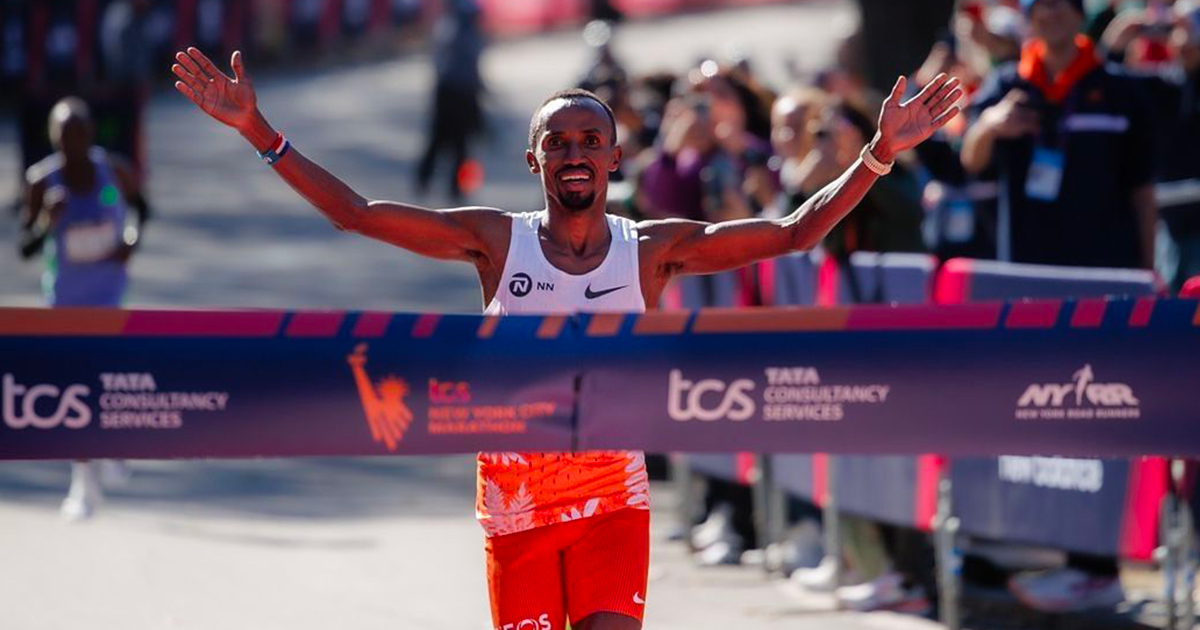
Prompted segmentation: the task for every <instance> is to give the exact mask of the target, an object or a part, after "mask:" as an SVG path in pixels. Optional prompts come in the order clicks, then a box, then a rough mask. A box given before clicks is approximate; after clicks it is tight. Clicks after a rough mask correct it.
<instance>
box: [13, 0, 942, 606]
mask: <svg viewBox="0 0 1200 630" xmlns="http://www.w3.org/2000/svg"><path fill="white" fill-rule="evenodd" d="M852 24H853V15H852V12H851V10H850V9H849V8H848V6H847V3H845V2H832V1H821V0H813V1H811V2H808V3H805V4H803V5H798V6H783V7H769V8H761V9H754V10H746V11H738V12H725V13H708V14H697V15H691V16H685V17H680V18H673V19H667V20H661V21H655V22H649V23H643V24H635V25H631V26H630V27H628V28H627V29H625V30H624V31H623V32H622V34H621V36H620V40H619V48H618V49H619V51H620V52H621V54H622V56H623V57H624V58H625V59H626V60H627V62H628V64H629V65H630V67H631V68H632V69H633V70H634V71H648V70H655V69H661V68H666V69H680V68H682V67H684V66H685V65H686V64H687V63H689V62H691V61H693V60H695V59H696V58H698V57H700V56H701V55H703V54H706V53H714V52H720V50H721V49H722V48H724V46H725V45H726V44H727V43H730V42H736V43H737V44H739V45H740V46H742V48H743V49H744V50H746V51H748V52H749V53H750V54H752V55H753V56H754V57H755V58H756V59H759V60H761V61H762V63H761V66H762V68H763V70H764V72H766V74H767V75H768V76H771V77H776V78H778V77H781V76H782V75H783V64H782V60H783V59H785V58H787V57H792V58H794V59H796V60H797V61H798V62H799V65H800V66H801V67H802V68H808V69H813V68H816V67H819V66H820V65H821V64H824V63H826V62H827V61H828V60H829V58H830V53H831V50H832V44H833V42H834V41H835V40H836V38H837V37H838V36H839V35H840V34H843V33H845V32H846V31H848V30H849V29H850V28H851V26H852ZM585 58H586V51H585V50H584V49H583V47H582V45H581V44H580V42H579V40H578V37H577V36H576V35H575V34H573V33H559V34H552V35H548V36H543V37H536V38H531V39H526V40H520V41H513V42H506V43H503V44H498V45H496V46H495V47H493V48H492V49H491V51H490V52H489V53H488V56H487V60H486V64H487V75H488V77H489V79H490V81H491V85H492V89H493V98H492V113H493V120H494V123H495V124H494V127H495V129H496V130H497V133H496V137H495V138H494V140H493V141H492V144H491V145H490V146H488V147H486V148H485V149H484V152H483V159H484V163H485V167H486V170H487V173H488V183H487V186H486V188H485V189H484V190H483V191H481V192H480V194H479V201H480V202H481V203H487V204H491V205H496V206H500V207H504V208H508V209H514V210H519V209H529V208H534V207H536V206H537V204H538V203H539V202H540V199H539V193H538V188H537V183H536V181H535V180H534V179H533V178H532V177H530V176H529V175H528V174H527V173H526V172H525V171H524V167H523V163H524V160H523V149H524V140H523V138H524V134H525V129H526V125H527V124H528V122H527V121H528V115H529V112H530V111H531V110H532V108H533V107H534V106H535V105H536V103H537V102H538V101H540V99H541V98H542V96H543V95H544V94H546V93H549V92H550V91H552V90H554V89H557V88H559V87H562V86H563V85H566V84H569V83H570V82H571V81H572V79H573V78H574V76H575V75H576V73H577V72H579V70H580V69H581V68H582V67H583V65H584V63H585ZM251 63H252V61H251ZM257 83H258V86H259V88H260V91H261V101H262V105H263V108H264V110H265V111H266V112H267V113H268V114H269V116H270V117H271V118H272V120H273V121H274V122H275V123H276V124H277V125H278V126H279V127H280V128H281V129H283V130H285V131H286V132H287V133H288V134H289V136H290V137H291V138H292V139H293V141H294V142H295V143H296V145H297V146H299V147H301V148H302V149H303V150H305V151H306V153H308V154H309V155H310V156H311V157H313V158H315V159H317V160H319V161H320V162H322V163H324V164H325V165H326V166H327V167H329V168H330V169H331V170H332V171H334V172H335V173H338V174H340V175H342V176H343V177H345V179H346V180H347V181H348V182H350V183H351V184H352V185H354V186H356V187H358V189H359V190H360V191H362V192H363V193H364V194H366V195H368V196H374V197H383V198H389V197H390V198H398V199H409V198H411V192H412V191H411V186H410V179H411V178H410V173H411V168H412V163H413V160H414V156H415V155H416V154H417V153H418V151H419V150H420V143H421V130H422V121H423V117H424V114H425V109H426V92H427V90H428V87H429V83H430V76H429V72H428V70H427V66H426V61H425V60H424V59H421V58H411V59H399V60H395V61H390V62H386V63H373V64H366V65H356V66H352V67H338V68H327V69H321V70H311V71H303V72H301V71H295V70H293V71H289V72H279V73H275V74H270V73H263V74H262V75H260V76H258V78H257ZM149 139H150V156H151V160H152V169H153V171H152V173H153V176H152V183H151V192H152V198H153V200H154V202H155V206H156V208H157V209H158V217H157V220H156V221H155V223H154V224H153V225H152V226H151V229H150V231H149V232H148V235H147V241H146V247H145V249H144V250H143V251H142V252H141V253H140V254H139V256H138V257H137V258H136V260H135V262H134V266H133V288H132V292H131V295H130V303H131V304H133V305H153V306H171V307H180V306H193V307H195V306H228V307H248V306H258V307H273V308H280V307H289V308H294V307H317V308H339V309H365V308H371V309H393V310H414V311H425V310H430V311H461V312H477V311H478V308H479V294H478V289H477V288H476V286H475V280H474V278H473V275H472V272H471V271H470V269H469V268H467V267H465V266H461V265H459V266H456V265H452V264H442V263H436V262H429V261H425V260H421V259H419V258H416V257H414V256H411V255H407V254H405V253H404V252H400V251H397V250H395V249H393V248H390V247H387V246H385V245H381V244H377V243H371V242H368V241H366V240H364V239H361V238H357V237H353V236H349V235H344V234H340V233H338V232H337V231H335V230H333V229H332V228H331V227H329V225H328V224H327V223H325V222H324V220H322V219H321V218H320V217H319V216H318V215H317V214H316V213H315V212H314V211H312V210H311V209H310V208H308V207H307V206H305V204H303V203H302V202H300V201H299V200H298V199H297V198H296V197H294V196H293V194H292V193H291V192H290V191H289V190H288V189H287V188H286V186H284V185H283V184H282V183H280V182H279V181H277V180H276V179H275V178H274V176H273V175H272V174H271V173H270V171H269V170H268V169H266V168H265V167H262V166H260V165H259V164H257V162H256V160H255V158H254V156H253V154H252V153H251V152H250V150H249V149H248V148H247V147H246V146H245V145H244V143H242V141H241V140H240V139H238V138H236V137H234V136H233V135H232V134H231V133H229V132H226V131H224V130H222V129H220V128H218V127H217V126H216V125H214V124H212V123H209V122H208V121H206V120H204V119H203V118H202V117H200V116H199V115H197V113H196V112H194V111H193V110H192V108H191V105H190V104H188V103H186V102H183V101H182V100H181V99H179V98H177V97H175V95H174V94H172V93H170V92H164V93H163V94H160V95H158V96H157V97H155V99H154V100H153V102H152V104H151V108H150V114H149ZM16 163H17V157H16V155H15V147H14V146H13V133H12V131H11V129H10V128H8V127H5V128H4V130H3V131H0V172H4V173H10V174H14V173H15V165H16ZM13 180H14V177H12V176H9V177H0V199H8V198H11V195H12V194H13V187H12V183H13ZM430 201H431V202H434V203H436V202H437V201H438V200H437V199H432V200H430ZM13 233H14V226H13V225H12V222H11V221H9V220H7V219H0V243H7V242H11V241H12V237H13ZM0 269H3V270H4V273H0V304H6V305H13V304H26V305H33V304H38V303H39V296H38V289H37V276H38V269H37V267H36V265H23V264H21V263H19V261H17V259H16V258H15V256H14V254H13V252H12V248H10V247H0ZM133 466H134V470H135V475H134V478H133V480H132V482H131V483H130V484H129V485H128V486H127V487H125V488H122V489H119V490H117V491H114V492H113V493H112V495H111V496H110V500H109V502H108V503H107V504H106V506H105V507H104V510H103V511H102V513H101V515H100V517H99V518H97V519H95V520H93V521H92V522H89V523H86V524H67V523H63V522H61V521H60V520H59V519H58V516H57V512H56V508H57V503H58V501H59V500H60V499H61V497H62V493H63V491H64V489H65V487H66V484H67V479H68V471H67V466H66V465H65V464H62V463H28V464H6V465H2V466H0V567H2V569H0V627H2V628H4V629H6V630H8V629H14V630H25V629H40V628H65V627H89V628H95V629H98V630H106V629H113V630H117V629H119V630H129V629H134V628H154V629H158V628H256V629H264V630H267V629H273V628H280V629H284V628H286V629H287V630H305V629H308V628H313V629H316V628H320V629H322V630H324V629H326V628H331V627H332V628H356V629H358V628H362V629H369V628H429V629H437V628H447V629H451V628H453V629H461V628H486V627H489V624H488V621H487V619H488V613H487V604H486V597H485V591H484V578H483V572H482V567H483V554H482V548H481V544H480V540H481V537H480V532H479V530H478V527H477V526H476V524H475V523H474V521H473V520H472V518H471V505H472V488H473V484H472V481H471V475H472V472H473V469H472V465H471V461H470V459H469V458H465V457H451V458H436V459H422V458H377V459H352V460H346V459H297V460H287V461H269V462H266V461H233V462H136V463H134V464H133ZM654 496H655V499H654V500H655V502H656V504H657V505H658V506H659V510H660V511H659V512H657V513H656V515H655V540H656V545H655V547H654V551H653V561H652V571H651V575H652V584H651V587H650V590H649V602H650V603H649V604H648V608H647V615H648V622H647V627H649V628H656V629H668V628H679V629H683V628H739V629H742V628H744V629H748V630H756V629H758V628H781V627H798V626H807V627H824V628H834V629H835V630H836V629H839V628H842V629H851V628H855V629H861V628H909V627H913V628H917V627H920V628H927V627H930V625H931V624H928V623H927V622H924V621H922V620H917V619H913V618H907V617H899V616H895V615H865V616H864V615H848V614H844V613H831V612H821V603H819V602H818V603H816V604H815V605H814V604H813V603H812V602H809V603H806V604H800V603H797V602H796V601H795V600H793V599H789V598H788V597H787V596H785V595H784V594H783V593H782V592H781V590H780V588H779V587H777V586H775V585H773V584H771V583H769V582H768V581H766V580H765V579H764V578H763V577H762V576H761V575H760V574H759V573H757V572H755V571H753V570H749V569H741V568H722V569H714V570H700V569H697V568H696V567H694V566H693V565H692V564H691V563H690V562H689V561H688V559H687V558H686V556H685V554H684V551H683V550H682V548H680V547H679V546H677V545H671V544H666V543H662V542H661V541H662V540H663V538H664V532H665V530H667V529H668V528H670V527H671V526H672V525H673V523H672V521H671V518H670V516H669V514H670V505H671V503H672V501H673V500H674V497H673V495H672V494H671V492H670V490H669V489H668V488H663V487H656V488H655V490H654Z"/></svg>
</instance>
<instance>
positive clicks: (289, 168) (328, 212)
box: [241, 113, 368, 230]
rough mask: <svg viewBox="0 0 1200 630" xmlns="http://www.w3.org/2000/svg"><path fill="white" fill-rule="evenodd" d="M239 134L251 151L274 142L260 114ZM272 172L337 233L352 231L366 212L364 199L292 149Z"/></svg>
mask: <svg viewBox="0 0 1200 630" xmlns="http://www.w3.org/2000/svg"><path fill="white" fill-rule="evenodd" d="M241 134H242V137H244V138H245V139H246V140H247V141H248V142H249V143H250V144H251V146H253V147H254V150H256V151H258V152H260V153H261V152H263V151H265V150H266V149H267V148H268V147H270V146H271V144H272V143H273V142H274V141H275V138H276V135H277V132H276V131H275V129H274V128H272V127H271V125H270V123H268V122H267V120H266V118H264V117H263V116H262V114H261V113H257V114H256V116H255V117H254V120H253V121H252V122H251V124H249V125H248V126H247V127H246V128H245V129H243V130H241ZM274 169H275V172H276V173H278V174H279V176H280V177H282V178H283V181H285V182H287V184H288V185H289V186H291V187H292V190H295V191H296V192H297V193H300V196H301V197H304V199H305V200H306V201H308V202H309V203H310V204H312V205H313V207H315V208H316V209H317V210H319V211H320V212H321V214H323V215H325V217H326V218H328V219H329V220H330V221H331V222H333V224H334V225H335V226H336V227H337V228H338V229H342V230H352V229H354V226H355V225H356V222H357V219H358V218H359V217H360V216H361V215H362V213H363V212H364V211H365V210H366V209H367V203H368V202H367V199H365V198H364V197H363V196H362V195H359V194H358V193H356V192H354V190H353V189H352V188H350V187H349V186H347V185H346V183H345V182H343V181H342V180H340V179H338V178H337V177H334V176H333V175H332V174H331V173H330V172H329V171H326V170H325V169H324V168H321V166H320V165H318V164H316V163H315V162H313V161H311V160H309V159H308V158H306V157H304V155H302V154H301V153H300V151H298V150H297V149H296V148H295V147H292V148H291V150H290V151H288V153H287V155H286V156H284V158H283V159H281V160H280V161H278V162H276V163H275V165H274Z"/></svg>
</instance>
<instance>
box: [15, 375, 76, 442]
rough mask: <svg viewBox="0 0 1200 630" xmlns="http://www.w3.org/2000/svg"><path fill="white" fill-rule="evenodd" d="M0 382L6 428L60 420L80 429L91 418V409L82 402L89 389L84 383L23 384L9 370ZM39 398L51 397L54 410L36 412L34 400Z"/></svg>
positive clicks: (52, 424)
mask: <svg viewBox="0 0 1200 630" xmlns="http://www.w3.org/2000/svg"><path fill="white" fill-rule="evenodd" d="M0 385H2V387H0V389H3V399H4V400H3V406H2V407H3V416H4V424H6V425H8V426H9V428H12V429H24V428H25V427H30V426H31V427H33V428H35V429H53V428H55V427H57V426H58V425H60V424H61V425H63V426H65V427H67V428H68V429H82V428H83V427H86V426H87V425H88V423H90V422H91V421H92V410H91V409H89V408H88V406H87V404H85V403H84V402H83V398H84V397H85V396H88V395H89V394H91V393H92V392H91V390H90V389H89V388H88V387H87V386H86V385H78V384H76V385H69V386H67V388H66V389H62V390H60V389H59V388H58V387H57V386H54V385H47V384H44V383H43V384H40V385H30V386H25V385H21V384H19V383H17V379H15V378H13V375H12V374H5V375H4V378H3V382H2V383H0ZM42 398H45V399H47V400H48V401H53V404H54V413H52V414H50V415H48V416H43V415H39V414H38V412H37V403H38V400H39V399H42Z"/></svg>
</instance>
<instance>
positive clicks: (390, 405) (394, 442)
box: [346, 343, 413, 451]
mask: <svg viewBox="0 0 1200 630" xmlns="http://www.w3.org/2000/svg"><path fill="white" fill-rule="evenodd" d="M346 362H347V363H349V364H350V371H351V372H352V373H353V374H354V383H355V385H357V386H358V397H359V398H360V399H361V400H362V406H363V413H365V414H366V416H367V426H368V427H369V428H370V429H371V437H372V438H373V439H374V440H375V441H376V442H383V444H384V445H385V446H387V449H388V450H389V451H395V450H396V447H397V446H399V445H400V440H402V439H404V433H405V431H407V430H408V426H409V425H410V424H412V420H413V415H412V411H409V409H408V406H407V405H405V404H404V397H405V396H407V395H408V384H407V383H405V382H404V379H401V378H399V377H396V376H386V377H384V378H381V379H379V381H378V382H377V383H372V382H371V377H370V376H369V375H368V374H367V344H365V343H360V344H358V345H357V346H355V347H354V353H353V354H351V355H350V356H348V357H346Z"/></svg>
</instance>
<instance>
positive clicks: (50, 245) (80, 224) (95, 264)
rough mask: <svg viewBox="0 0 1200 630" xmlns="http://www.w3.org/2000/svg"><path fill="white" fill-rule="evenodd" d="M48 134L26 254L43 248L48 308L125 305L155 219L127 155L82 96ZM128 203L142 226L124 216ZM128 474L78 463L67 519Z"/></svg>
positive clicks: (35, 170)
mask: <svg viewBox="0 0 1200 630" xmlns="http://www.w3.org/2000/svg"><path fill="white" fill-rule="evenodd" d="M49 132H50V133H49V135H50V143H51V146H52V147H53V148H54V153H52V154H51V155H50V156H48V157H46V158H45V159H43V160H41V161H39V162H37V163H36V164H34V165H33V166H30V167H29V170H28V171H27V172H26V174H25V183H26V186H25V213H24V216H23V219H22V229H23V231H24V233H25V234H24V236H23V243H22V254H23V255H25V257H30V256H32V255H33V254H34V253H36V252H37V251H38V250H42V249H45V261H46V273H45V276H44V277H43V280H42V284H43V288H44V289H45V293H46V298H47V301H48V302H49V303H50V306H53V307H64V306H67V307H74V306H110V307H112V306H120V305H121V300H122V298H123V297H124V294H125V287H126V284H127V283H128V275H127V272H126V266H127V265H128V262H129V258H130V256H131V255H132V254H133V251H134V249H135V247H136V246H137V242H138V234H139V233H140V230H141V227H142V224H143V223H145V222H146V219H147V218H148V217H149V215H150V207H149V205H148V204H147V203H146V200H145V198H144V197H143V196H142V191H141V187H140V185H139V180H138V178H137V176H136V173H135V172H134V170H133V168H132V167H131V166H130V165H129V164H128V163H127V162H125V161H124V160H123V159H122V158H119V157H117V156H115V155H111V154H108V153H106V152H105V151H104V150H103V149H101V148H99V147H97V146H94V145H93V139H94V136H95V133H94V132H95V125H94V124H93V123H92V117H91V114H90V113H89V111H88V107H87V105H85V104H84V102H83V101H81V100H79V99H78V98H74V97H70V98H65V99H63V100H61V101H59V102H58V103H57V104H55V105H54V107H53V109H51V110H50V122H49ZM127 205H128V206H129V207H131V208H132V209H133V210H134V211H135V214H136V224H135V223H134V222H133V221H130V220H129V219H130V218H131V217H127V216H126V215H127V212H126V210H127V207H126V206H127ZM43 243H45V246H44V247H43ZM128 475H129V471H128V468H126V467H125V465H124V464H122V463H120V462H119V461H116V460H104V461H101V462H100V468H99V469H97V468H96V466H95V465H93V463H92V462H87V461H80V462H75V463H74V464H73V465H72V466H71V487H70V490H68V491H67V498H66V499H64V500H63V503H62V508H61V512H62V515H63V516H64V517H65V518H67V519H68V520H73V521H74V520H82V519H86V518H88V517H90V516H91V515H92V514H93V513H94V512H95V510H96V507H97V506H98V505H99V503H100V501H101V500H102V499H103V492H102V490H101V480H104V481H105V482H108V483H120V482H122V481H124V480H125V479H126V478H127V477H128Z"/></svg>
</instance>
